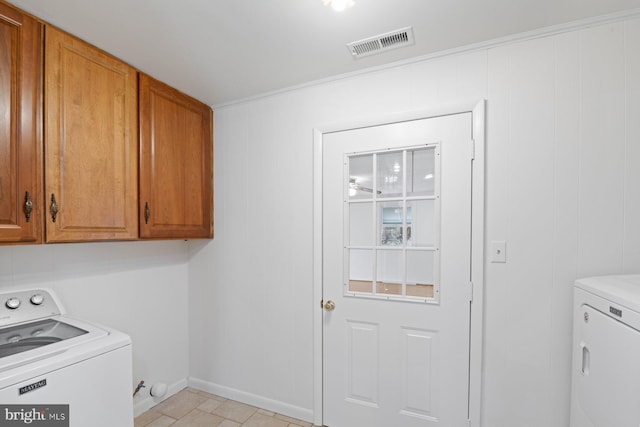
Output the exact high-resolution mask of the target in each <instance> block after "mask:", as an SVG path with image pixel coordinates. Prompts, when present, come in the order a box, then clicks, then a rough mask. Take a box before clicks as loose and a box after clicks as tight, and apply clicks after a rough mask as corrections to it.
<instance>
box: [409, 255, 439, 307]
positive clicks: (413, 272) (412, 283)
mask: <svg viewBox="0 0 640 427" xmlns="http://www.w3.org/2000/svg"><path fill="white" fill-rule="evenodd" d="M406 256H407V266H406V268H407V296H414V297H427V298H433V297H434V294H433V293H434V277H435V270H434V267H435V260H434V258H435V252H434V251H407V255H406Z"/></svg>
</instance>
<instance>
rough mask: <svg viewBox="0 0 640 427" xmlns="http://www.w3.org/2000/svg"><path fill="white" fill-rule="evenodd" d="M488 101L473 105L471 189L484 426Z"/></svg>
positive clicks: (474, 395) (473, 369)
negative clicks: (486, 136) (483, 376)
mask: <svg viewBox="0 0 640 427" xmlns="http://www.w3.org/2000/svg"><path fill="white" fill-rule="evenodd" d="M485 104H486V102H485V101H484V100H483V101H480V102H478V103H477V104H476V106H475V107H474V108H473V113H472V114H473V131H472V132H473V140H474V150H475V152H474V154H475V156H474V160H473V163H472V164H473V171H472V178H471V179H472V181H471V182H472V186H473V188H472V193H471V198H472V199H471V210H472V212H471V283H472V284H473V288H472V292H473V300H472V302H471V325H470V329H471V336H470V342H469V350H470V352H471V358H470V360H469V420H470V426H476V427H480V422H481V420H480V417H481V412H480V411H481V407H482V400H481V399H482V337H483V332H484V324H483V319H484V226H485V222H484V215H485V204H484V201H485V187H484V179H485V157H484V155H485V154H484V153H485V129H486V127H485V123H486V121H485V114H486V106H485Z"/></svg>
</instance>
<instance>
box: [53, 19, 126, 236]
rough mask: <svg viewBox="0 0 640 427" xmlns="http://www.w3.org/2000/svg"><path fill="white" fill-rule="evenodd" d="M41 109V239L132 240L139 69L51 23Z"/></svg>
mask: <svg viewBox="0 0 640 427" xmlns="http://www.w3.org/2000/svg"><path fill="white" fill-rule="evenodd" d="M45 114H46V117H45V188H46V192H45V197H46V201H47V213H46V214H45V224H46V241H47V242H78V241H94V240H130V239H137V238H138V209H137V204H138V192H137V191H138V180H137V177H138V98H137V71H136V70H135V69H134V68H132V67H130V66H129V65H127V64H125V63H123V62H121V61H120V60H118V59H116V58H114V57H112V56H110V55H108V54H106V53H105V52H103V51H101V50H99V49H97V48H95V47H93V46H91V45H89V44H87V43H85V42H83V41H81V40H79V39H77V38H75V37H73V36H71V35H69V34H67V33H64V32H62V31H59V30H57V29H55V28H52V27H49V26H48V27H47V28H46V34H45ZM54 199H55V204H54V202H53V200H54ZM54 205H55V206H54ZM56 210H57V214H56V213H55V211H56ZM54 216H55V219H54Z"/></svg>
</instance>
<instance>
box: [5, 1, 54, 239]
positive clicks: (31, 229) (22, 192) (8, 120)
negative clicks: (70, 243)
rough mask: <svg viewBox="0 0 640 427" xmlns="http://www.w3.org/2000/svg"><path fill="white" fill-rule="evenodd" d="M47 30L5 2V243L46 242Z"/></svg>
mask: <svg viewBox="0 0 640 427" xmlns="http://www.w3.org/2000/svg"><path fill="white" fill-rule="evenodd" d="M42 31H43V30H42V25H41V24H40V23H38V22H37V21H35V20H34V19H32V18H30V17H28V16H25V15H24V14H22V13H21V12H20V11H19V10H16V9H14V8H12V7H11V6H9V5H7V4H5V3H0V243H40V242H41V241H42V215H43V214H42V212H43V206H42V125H41V122H42V115H41V112H42V98H41V92H42V83H41V82H42ZM27 193H28V197H26V195H27ZM29 201H30V203H28V202H29Z"/></svg>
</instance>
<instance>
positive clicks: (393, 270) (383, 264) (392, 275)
mask: <svg viewBox="0 0 640 427" xmlns="http://www.w3.org/2000/svg"><path fill="white" fill-rule="evenodd" d="M377 252H378V257H377V280H378V282H382V283H396V284H398V283H399V284H402V278H403V276H404V271H403V270H404V268H403V264H402V251H394V250H386V249H380V250H378V251H377Z"/></svg>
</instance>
